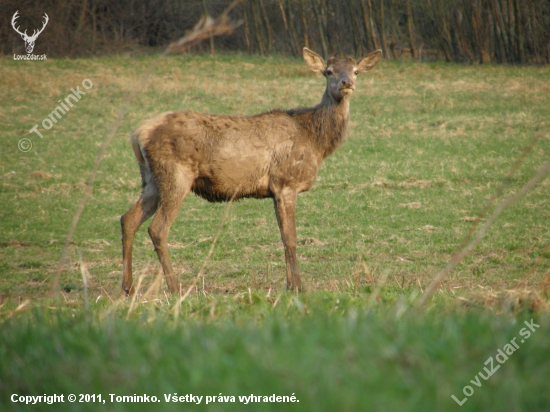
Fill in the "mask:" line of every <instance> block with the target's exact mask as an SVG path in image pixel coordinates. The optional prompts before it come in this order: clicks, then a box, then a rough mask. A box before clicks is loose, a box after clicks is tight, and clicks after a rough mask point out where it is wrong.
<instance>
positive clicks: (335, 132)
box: [312, 91, 350, 159]
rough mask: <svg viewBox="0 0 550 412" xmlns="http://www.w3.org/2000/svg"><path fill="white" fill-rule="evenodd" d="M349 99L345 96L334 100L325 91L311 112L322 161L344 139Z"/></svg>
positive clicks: (348, 96) (347, 121)
mask: <svg viewBox="0 0 550 412" xmlns="http://www.w3.org/2000/svg"><path fill="white" fill-rule="evenodd" d="M349 98H350V95H346V96H344V97H343V98H342V99H341V100H336V99H334V98H333V97H332V96H331V95H330V94H329V93H328V91H325V93H324V95H323V99H322V100H321V103H319V104H318V105H317V106H316V107H315V109H314V111H313V119H312V120H313V126H314V128H315V131H314V134H315V138H316V141H317V142H316V143H317V147H318V149H319V150H320V153H321V155H322V156H323V159H324V158H326V157H327V156H329V155H330V154H332V153H333V152H334V151H335V150H336V149H337V148H338V147H339V146H340V145H341V144H342V143H343V142H344V140H345V138H346V130H347V127H348V123H349Z"/></svg>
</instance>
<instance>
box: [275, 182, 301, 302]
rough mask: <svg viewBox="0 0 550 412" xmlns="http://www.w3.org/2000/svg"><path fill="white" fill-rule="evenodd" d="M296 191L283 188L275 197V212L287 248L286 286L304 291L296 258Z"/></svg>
mask: <svg viewBox="0 0 550 412" xmlns="http://www.w3.org/2000/svg"><path fill="white" fill-rule="evenodd" d="M296 197H297V195H296V192H294V191H292V190H285V189H283V190H282V191H281V193H280V194H278V195H276V196H275V197H274V205H275V214H276V216H277V223H278V224H279V230H280V231H281V239H282V241H283V245H284V248H285V260H286V286H287V288H288V289H291V290H298V291H300V292H303V291H304V289H303V287H302V282H301V280H300V273H299V272H298V262H297V260H296Z"/></svg>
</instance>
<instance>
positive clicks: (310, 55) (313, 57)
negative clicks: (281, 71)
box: [304, 47, 327, 72]
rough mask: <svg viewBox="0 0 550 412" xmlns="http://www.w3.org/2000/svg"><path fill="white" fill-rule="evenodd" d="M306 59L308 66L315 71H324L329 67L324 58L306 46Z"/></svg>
mask: <svg viewBox="0 0 550 412" xmlns="http://www.w3.org/2000/svg"><path fill="white" fill-rule="evenodd" d="M304 60H305V61H306V64H307V67H309V68H310V69H311V70H313V71H314V72H322V71H323V70H325V68H326V67H327V65H326V64H325V61H324V60H323V58H322V57H321V56H319V55H318V54H317V53H315V52H313V51H311V50H309V49H308V48H307V47H304Z"/></svg>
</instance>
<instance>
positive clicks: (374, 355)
mask: <svg viewBox="0 0 550 412" xmlns="http://www.w3.org/2000/svg"><path fill="white" fill-rule="evenodd" d="M155 58H156V57H155V56H147V55H145V56H117V57H102V58H94V59H75V60H72V59H48V60H47V61H44V62H32V61H31V62H25V61H13V60H10V59H8V58H2V59H0V72H1V74H2V76H0V99H1V100H2V102H3V103H2V105H1V107H0V132H1V133H2V135H3V150H2V151H1V152H0V177H1V185H0V191H1V197H0V202H1V208H0V209H1V210H2V212H1V213H2V219H1V220H0V228H1V231H0V273H1V275H0V305H1V307H0V315H1V318H0V323H1V325H0V394H1V398H0V407H1V409H2V410H23V409H25V410H46V409H48V410H53V408H58V407H56V405H52V406H48V405H45V404H36V405H33V406H26V407H25V406H23V405H21V404H20V403H14V402H11V401H10V397H11V395H12V394H20V395H34V396H37V395H43V394H54V393H57V394H65V397H66V396H67V395H68V394H70V393H74V394H102V396H103V399H107V402H106V405H108V407H107V406H105V407H101V408H100V407H99V406H98V405H97V403H96V404H94V403H78V402H77V403H74V404H68V403H65V404H64V406H63V409H70V410H97V409H103V410H128V409H131V408H135V409H144V408H145V409H147V408H148V409H153V408H154V409H155V410H156V409H158V407H159V406H162V409H170V410H172V409H173V410H185V411H187V410H211V411H225V410H243V409H246V408H248V409H251V410H262V411H263V410H266V411H267V410H286V409H288V410H297V411H359V410H365V411H367V410H368V411H370V410H374V411H378V410H380V411H382V410H383V411H394V410H395V411H426V410H434V411H435V410H438V411H439V410H441V411H443V410H444V411H447V410H448V411H451V410H467V411H479V410H483V411H492V410H494V411H497V410H498V411H500V410H507V411H524V410H530V411H531V410H540V411H544V410H548V409H550V396H549V395H548V392H547V391H546V387H547V383H546V379H547V377H548V376H550V362H549V361H548V359H547V353H548V347H549V346H550V335H549V333H548V326H549V325H550V319H549V317H548V306H549V305H548V297H547V295H546V294H545V293H546V292H544V291H543V292H541V284H542V282H543V278H544V276H547V275H548V272H549V270H550V252H549V251H544V248H545V246H546V245H547V243H548V241H549V240H550V225H549V221H550V212H549V211H550V196H549V188H550V178H549V177H548V176H547V177H546V178H545V179H543V180H542V181H541V182H540V184H539V185H537V186H536V187H535V188H534V189H533V190H531V191H530V192H529V193H528V194H527V195H526V196H525V197H523V198H522V199H520V200H519V201H518V202H517V203H515V204H514V205H512V206H510V207H508V208H507V209H505V210H504V212H503V213H502V214H501V215H500V217H499V219H498V220H497V221H496V223H495V224H493V225H492V226H491V227H490V228H489V230H488V232H487V234H486V236H485V238H484V239H483V241H482V242H481V243H480V244H479V246H478V247H477V248H475V249H474V251H473V252H472V253H471V254H470V255H469V256H467V257H466V258H465V259H464V260H463V261H462V262H461V263H460V264H459V265H458V267H457V268H456V269H455V270H454V271H453V272H452V273H451V274H450V275H449V276H448V277H447V278H445V279H444V281H443V283H442V284H441V286H440V288H439V290H438V291H437V293H436V294H434V295H433V297H432V298H431V300H430V301H429V304H428V305H427V306H426V307H425V308H423V309H422V310H419V309H414V308H412V307H411V304H412V303H413V302H414V301H415V299H416V298H417V297H418V296H419V295H420V294H421V293H423V291H424V290H425V289H426V287H427V285H428V284H429V282H430V280H431V279H432V277H433V276H434V274H435V273H436V272H437V271H438V270H440V269H442V268H443V267H444V266H445V265H446V264H447V262H448V261H449V260H450V257H451V255H452V254H453V253H454V252H455V251H456V250H457V248H458V247H459V245H460V244H461V242H462V240H463V238H464V236H466V234H467V233H468V231H469V230H470V228H471V226H472V225H473V224H475V221H476V216H477V215H478V214H479V213H480V212H481V211H482V210H483V207H484V205H485V204H486V203H487V202H488V201H489V199H491V197H492V196H493V195H494V194H495V193H496V192H497V188H498V187H499V186H500V185H501V183H502V182H503V180H504V177H505V176H506V174H507V173H508V172H509V170H510V169H511V167H512V165H513V164H514V162H515V161H516V160H517V159H518V157H519V156H520V154H521V153H522V151H523V150H524V148H525V147H526V146H528V145H529V144H530V142H531V141H532V139H533V138H534V137H535V136H539V138H540V139H539V140H538V141H537V143H536V145H535V146H534V148H533V150H532V151H531V152H530V153H529V155H528V156H527V157H526V158H525V159H524V161H523V162H522V163H521V165H520V166H519V168H518V169H517V171H515V173H514V174H513V175H512V177H511V178H509V179H507V180H506V185H505V187H504V191H503V193H502V194H500V195H499V197H498V199H497V200H496V203H497V204H498V203H500V202H501V201H502V199H504V198H506V197H507V196H509V195H510V194H512V193H515V192H517V191H518V190H519V189H520V188H521V187H522V186H523V185H524V184H525V183H526V182H527V181H528V180H529V179H530V178H531V177H533V176H534V175H535V173H536V171H537V170H538V168H539V167H540V166H541V165H542V163H543V162H544V161H546V160H547V159H548V158H549V154H550V128H549V117H548V113H549V110H550V70H549V69H548V67H504V66H459V65H450V64H442V63H416V64H413V63H406V62H381V63H380V64H379V65H378V66H377V67H376V68H375V69H374V70H373V71H371V72H368V73H366V74H364V75H363V76H361V77H360V79H359V80H358V85H357V91H356V93H355V95H354V96H353V97H352V104H351V127H350V130H349V135H348V141H347V142H346V143H345V145H344V146H343V147H342V148H340V150H339V151H337V152H336V153H335V154H334V155H332V156H331V157H329V158H328V159H327V160H326V162H325V164H324V165H323V167H322V169H321V171H320V173H319V177H318V179H317V182H316V184H315V186H314V188H313V189H312V190H311V191H310V192H308V193H303V194H301V195H300V197H299V202H298V209H297V229H298V239H299V247H298V260H299V264H300V268H301V272H302V279H303V281H304V282H305V285H306V287H307V291H308V292H307V293H306V294H302V295H294V294H292V293H289V292H287V291H286V290H285V280H284V277H285V267H284V252H283V249H282V245H281V242H280V235H279V233H278V228H277V224H276V221H275V217H274V213H273V205H272V202H271V201H270V200H244V201H240V202H237V203H235V204H233V205H232V207H231V208H230V209H229V210H228V211H227V210H226V208H227V205H225V204H209V203H207V202H206V201H204V200H202V199H200V198H198V197H195V196H193V195H190V196H189V197H188V198H187V199H186V200H185V202H184V205H183V207H182V209H181V211H180V214H179V217H178V219H177V220H176V222H175V223H174V225H173V226H172V229H171V232H170V238H169V243H170V253H171V257H172V262H173V265H174V268H175V270H176V273H177V274H178V276H179V280H180V281H181V283H182V285H183V288H184V289H183V290H186V289H187V288H188V287H189V286H190V285H192V284H193V281H194V277H195V275H196V274H197V272H198V271H199V270H200V268H201V267H202V266H203V264H205V262H206V266H205V271H204V277H203V278H202V279H200V281H199V282H198V284H197V285H196V287H195V288H193V289H192V292H191V294H190V295H189V296H186V297H185V299H183V297H184V296H173V297H171V296H168V295H167V294H166V285H165V284H164V283H163V281H162V279H160V278H159V277H158V275H159V269H160V265H159V264H158V262H157V258H156V254H155V253H154V251H153V248H152V246H151V243H150V240H149V238H148V236H147V232H146V230H145V227H146V226H147V224H145V225H144V226H143V227H142V229H141V230H140V231H139V232H138V234H137V236H136V241H135V245H134V276H135V278H136V279H140V278H142V283H141V289H140V293H139V294H138V297H137V298H135V299H134V300H131V299H130V298H125V297H121V296H120V291H119V288H120V283H121V257H120V253H121V251H120V226H119V218H120V216H121V215H122V214H123V213H124V212H125V211H126V210H127V209H128V208H129V207H130V206H131V204H132V203H133V202H134V201H135V200H136V198H137V197H138V195H139V190H140V184H141V182H140V178H139V171H138V167H137V164H136V162H135V159H134V156H133V153H132V150H131V148H130V145H129V134H130V132H131V131H132V130H133V129H134V128H135V127H136V126H137V125H138V124H139V122H140V121H141V120H144V119H147V118H150V117H152V116H154V115H155V114H158V113H162V112H164V111H168V110H183V109H192V110H198V111H203V112H212V113H227V114H253V113H257V112H260V111H264V110H269V109H271V108H274V107H279V108H290V107H295V106H303V105H313V104H316V103H317V102H318V101H319V100H320V97H321V94H322V92H323V90H324V80H323V79H322V77H321V76H320V75H316V74H314V73H312V72H310V71H309V70H308V69H307V67H306V66H305V64H304V63H303V61H300V60H294V59H289V58H283V57H276V56H275V57H267V58H265V57H250V56H243V55H216V56H214V57H211V56H172V57H169V58H166V59H164V60H162V62H161V63H160V64H159V65H158V66H157V68H156V69H155V71H154V72H153V73H152V75H151V78H150V80H149V81H148V83H147V85H146V86H145V87H143V89H142V90H140V91H139V93H138V94H137V96H136V98H135V99H134V100H133V101H132V103H131V104H130V107H129V110H128V113H127V115H126V116H125V118H124V119H123V122H122V124H121V127H120V129H119V130H118V132H117V134H116V136H115V139H114V141H113V143H112V144H111V145H110V147H109V148H108V150H107V153H106V155H105V157H104V159H103V161H102V163H101V167H100V169H99V173H98V175H97V179H96V182H95V185H94V192H93V195H92V198H91V199H90V201H89V202H88V204H87V205H86V208H85V210H84V213H83V215H82V218H81V220H80V222H79V223H78V226H77V229H76V232H75V236H74V238H73V240H72V243H71V246H70V250H69V252H70V257H69V260H70V262H69V264H68V265H67V266H66V268H65V269H64V270H63V272H62V273H61V278H60V302H55V301H52V300H51V298H49V294H50V291H51V288H52V281H53V279H54V277H55V272H56V268H57V264H58V262H59V259H60V256H61V249H62V246H63V243H64V241H65V236H66V234H67V231H68V230H69V227H70V224H71V221H72V217H73V214H74V212H75V210H76V207H77V204H78V202H79V201H80V199H81V197H82V196H83V193H84V189H85V186H86V181H87V179H88V176H89V173H90V170H91V168H92V166H93V162H94V160H95V157H96V155H97V152H98V150H99V146H100V145H101V144H102V142H103V141H104V140H105V139H106V137H107V135H108V134H109V131H110V130H111V128H112V126H113V124H114V123H115V120H116V117H117V115H118V113H119V111H120V108H121V107H122V105H123V103H124V100H125V97H126V96H127V94H128V93H129V92H130V91H132V90H133V88H135V87H137V85H138V84H139V81H140V79H141V77H142V76H143V74H144V73H145V72H146V70H147V68H148V67H149V66H150V65H151V64H152V62H153V61H154V59H155ZM85 79H89V81H87V80H85ZM83 82H84V83H83ZM83 85H84V86H86V87H88V88H85V87H84V86H83ZM90 85H91V86H90ZM77 86H79V89H80V90H81V91H83V92H85V93H86V94H85V95H81V99H80V100H79V101H78V102H76V103H75V104H74V107H72V108H70V110H69V111H68V112H67V113H66V114H65V115H63V116H61V117H60V118H59V119H57V123H55V124H52V127H51V128H50V129H48V130H46V129H45V128H44V127H43V126H42V121H43V120H44V119H46V118H48V115H49V114H50V112H52V110H54V109H55V108H56V106H57V105H58V101H59V100H60V99H64V98H65V97H66V96H67V95H68V94H69V93H70V92H71V88H73V89H76V88H77ZM35 124H38V129H37V130H38V131H40V132H41V133H42V135H43V137H42V138H40V137H39V136H38V135H37V134H35V133H32V134H31V133H29V130H30V129H31V128H32V127H33V126H34V125H35ZM46 126H47V122H46ZM22 138H28V139H30V141H31V143H32V148H31V149H30V150H29V151H27V152H23V151H21V150H19V149H18V142H19V141H20V139H22ZM226 211H227V216H228V217H227V220H226V222H225V224H224V225H223V227H222V223H223V222H222V217H223V215H224V213H225V212H226ZM220 228H221V230H220ZM218 232H219V237H218V238H217V243H216V246H215V248H214V251H213V253H212V256H211V257H210V259H208V260H207V255H208V253H209V250H210V248H211V246H212V242H213V241H214V239H215V236H216V234H217V233H218ZM82 273H85V274H86V275H87V282H88V287H87V288H86V289H85V288H84V283H83V280H82V279H83V275H82ZM527 274H530V276H529V278H528V279H527V281H526V282H525V284H524V285H523V286H522V288H520V289H514V287H515V286H516V285H517V283H518V282H519V281H520V280H521V279H523V278H524V277H525V276H526V275H527ZM85 292H86V295H87V299H85ZM531 319H534V320H533V322H534V323H536V324H538V325H540V328H538V329H536V330H534V331H533V330H532V331H531V337H530V338H529V340H527V339H524V342H523V343H519V342H520V341H519V339H520V338H521V339H523V338H522V336H523V335H520V331H521V330H522V329H524V328H526V327H527V326H526V325H525V324H524V322H525V321H530V320H531ZM527 330H529V329H527ZM513 338H517V340H518V343H519V349H518V351H517V353H513V354H512V355H510V356H509V359H508V360H507V361H506V362H505V363H503V364H502V365H501V367H500V369H499V370H498V371H496V372H495V373H494V376H492V377H491V378H489V379H488V380H487V381H485V380H483V379H482V380H481V381H480V385H476V384H474V383H470V381H471V380H474V382H476V383H477V381H476V380H475V379H476V374H477V373H478V372H480V371H482V373H484V372H483V368H484V367H487V366H486V365H485V364H484V362H485V361H486V360H487V359H488V358H489V357H495V356H496V355H497V350H499V349H501V350H503V348H504V347H505V345H506V344H507V343H509V342H510V341H511V340H512V339H513ZM466 385H469V386H470V387H471V388H472V389H473V390H475V392H474V393H473V394H472V395H471V396H469V397H467V398H468V400H467V401H466V402H465V403H464V404H463V406H459V405H458V404H457V402H456V401H455V400H453V399H452V397H451V395H455V396H456V398H457V399H458V400H459V401H460V400H462V399H463V398H465V397H466V396H465V395H464V393H463V388H464V387H465V386H466ZM175 392H177V393H178V396H179V395H185V394H191V393H193V394H194V395H199V396H204V397H206V396H213V397H215V398H216V402H215V403H209V404H208V405H205V402H206V398H204V399H203V400H202V403H201V404H200V405H190V404H188V403H185V404H182V403H171V402H170V403H166V402H165V399H164V395H165V394H174V393H175ZM466 392H467V393H469V392H468V389H466ZM143 393H145V394H148V395H150V396H152V395H154V396H157V397H158V398H159V400H161V403H159V404H144V403H133V404H128V403H117V402H115V403H111V402H110V398H109V394H115V395H117V396H123V395H133V394H143ZM220 393H222V395H223V396H235V397H236V402H235V403H232V402H228V403H218V402H217V399H218V395H219V394H220ZM250 394H255V395H262V396H263V395H266V396H271V395H273V394H276V395H281V396H282V395H284V396H292V394H294V395H295V396H296V398H297V399H299V400H300V402H299V403H284V404H282V403H255V404H253V405H250V404H249V405H243V404H242V403H239V398H238V396H243V395H247V396H249V395H250ZM115 401H116V399H115Z"/></svg>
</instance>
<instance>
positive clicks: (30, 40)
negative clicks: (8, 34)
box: [11, 10, 50, 54]
mask: <svg viewBox="0 0 550 412" xmlns="http://www.w3.org/2000/svg"><path fill="white" fill-rule="evenodd" d="M18 13H19V10H17V11H16V12H15V13H14V14H13V17H12V19H11V25H12V27H13V29H14V30H15V31H16V32H17V33H18V34H19V35H21V38H22V39H23V40H24V41H25V48H26V49H27V54H31V53H32V51H33V50H34V43H35V42H36V39H37V38H38V36H39V34H40V33H42V32H43V31H44V29H45V28H46V25H47V24H48V22H49V21H50V18H49V17H48V15H47V14H46V13H44V16H43V17H44V22H43V23H42V28H41V29H40V30H34V31H33V33H32V36H29V35H27V30H25V31H24V32H23V33H21V32H20V31H19V26H17V27H15V21H16V20H17V19H18V17H19V16H18V15H17V14H18Z"/></svg>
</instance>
